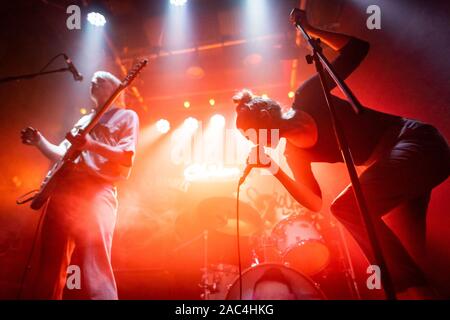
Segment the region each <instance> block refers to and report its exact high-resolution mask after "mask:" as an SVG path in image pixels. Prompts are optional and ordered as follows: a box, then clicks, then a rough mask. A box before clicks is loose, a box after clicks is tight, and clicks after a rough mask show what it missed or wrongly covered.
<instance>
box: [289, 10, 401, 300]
mask: <svg viewBox="0 0 450 320" xmlns="http://www.w3.org/2000/svg"><path fill="white" fill-rule="evenodd" d="M301 15H302V12H301V10H300V9H297V8H295V9H293V10H292V11H291V15H290V17H291V21H292V22H294V24H295V26H296V28H297V29H298V30H299V31H300V32H301V34H302V35H303V37H304V38H305V40H306V41H307V42H308V44H309V45H310V46H311V48H312V55H307V56H306V61H307V62H308V64H312V63H314V66H315V67H316V71H317V73H318V74H319V77H320V82H321V84H322V89H323V94H324V96H325V100H326V102H327V106H328V110H329V112H330V117H331V122H332V124H333V130H334V133H335V136H336V140H337V143H338V146H339V150H340V151H341V155H342V159H343V161H344V163H345V165H346V167H347V170H348V174H349V176H350V181H351V185H352V187H353V193H354V196H355V200H356V203H357V206H358V209H359V212H360V214H361V218H362V222H363V225H364V227H365V229H366V232H367V236H368V238H369V242H370V245H371V247H372V252H373V255H374V262H375V264H376V265H377V266H378V267H379V268H380V269H381V270H382V272H381V282H382V284H383V289H384V292H385V295H386V298H387V299H389V300H395V299H396V296H395V290H394V285H393V283H392V278H391V275H390V273H389V270H388V267H387V264H386V261H385V259H384V256H383V252H382V250H381V246H380V242H379V240H378V237H377V234H376V230H375V220H374V218H373V216H371V215H370V213H369V208H368V207H367V203H366V201H365V198H364V194H363V191H362V188H361V183H360V181H359V178H358V174H357V172H356V168H355V163H354V161H353V157H352V153H351V150H350V147H349V145H348V142H347V139H346V136H345V134H344V130H343V128H342V126H341V124H340V122H339V119H338V117H337V114H336V110H335V108H334V105H333V102H332V98H331V93H330V90H329V88H328V87H327V82H326V78H325V75H326V74H325V72H327V73H328V74H329V76H330V77H331V78H332V79H333V81H334V82H335V83H336V85H337V86H338V87H339V88H340V89H341V91H342V92H343V93H344V95H345V96H346V98H347V100H348V102H349V103H350V105H351V106H352V108H353V111H354V112H355V113H356V114H359V113H360V112H362V108H361V104H360V103H359V101H358V100H357V99H356V97H355V96H354V95H353V92H352V91H351V90H350V88H349V87H348V86H347V85H346V84H345V82H344V81H343V80H342V79H341V78H340V77H339V76H338V75H337V73H336V71H335V70H334V68H333V66H332V65H331V64H330V62H329V61H328V60H327V58H326V57H325V56H324V55H323V54H322V47H321V44H320V39H314V38H312V37H311V36H310V35H309V34H308V33H307V32H306V30H305V28H304V27H303V26H302V25H301V23H300V17H301Z"/></svg>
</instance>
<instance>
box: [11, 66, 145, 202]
mask: <svg viewBox="0 0 450 320" xmlns="http://www.w3.org/2000/svg"><path fill="white" fill-rule="evenodd" d="M147 63H148V60H146V59H145V60H142V61H140V62H138V63H137V64H136V65H135V66H134V67H133V69H131V70H130V72H128V74H127V76H126V77H125V79H124V80H123V81H122V82H121V84H120V85H119V86H118V87H117V88H116V90H115V91H114V92H113V93H112V94H111V96H110V97H109V98H108V100H107V101H106V102H105V103H104V104H103V105H102V106H101V108H100V109H99V110H98V111H97V113H96V114H95V115H94V117H92V119H91V120H90V122H89V123H88V124H87V125H86V126H85V127H84V128H83V130H82V131H81V132H80V134H81V135H82V136H83V137H84V136H86V135H87V134H88V133H89V132H90V131H91V130H92V129H93V128H94V127H95V125H96V124H97V123H98V121H99V120H100V118H101V117H102V116H103V114H105V112H106V111H108V109H109V108H110V107H111V105H112V103H113V102H114V100H115V99H116V98H117V97H118V96H119V94H120V93H121V92H122V91H123V90H124V89H125V88H127V87H128V86H129V85H130V84H131V82H132V81H133V80H134V79H135V78H136V76H137V75H138V74H139V73H140V72H141V70H142V69H143V68H144V67H145V66H146V65H147ZM80 153H81V151H80V150H75V149H74V148H73V146H71V147H69V148H68V149H67V151H66V153H65V154H64V156H63V157H62V158H61V159H60V160H58V161H57V162H56V163H55V164H54V165H53V167H52V168H51V169H50V171H49V172H48V173H47V175H46V177H45V178H44V180H43V181H42V183H41V186H40V188H39V190H36V192H35V193H34V195H33V196H32V197H30V198H28V199H26V200H24V201H16V202H17V204H23V203H25V202H28V201H31V206H30V207H31V209H34V210H39V209H40V208H41V207H42V206H43V205H44V204H45V203H46V202H47V199H48V198H49V197H50V195H51V193H52V192H53V190H54V189H55V186H56V185H57V182H58V180H59V179H61V178H62V177H64V172H66V170H70V167H71V165H73V161H74V160H75V159H76V158H78V156H79V155H80ZM27 195H28V194H27Z"/></svg>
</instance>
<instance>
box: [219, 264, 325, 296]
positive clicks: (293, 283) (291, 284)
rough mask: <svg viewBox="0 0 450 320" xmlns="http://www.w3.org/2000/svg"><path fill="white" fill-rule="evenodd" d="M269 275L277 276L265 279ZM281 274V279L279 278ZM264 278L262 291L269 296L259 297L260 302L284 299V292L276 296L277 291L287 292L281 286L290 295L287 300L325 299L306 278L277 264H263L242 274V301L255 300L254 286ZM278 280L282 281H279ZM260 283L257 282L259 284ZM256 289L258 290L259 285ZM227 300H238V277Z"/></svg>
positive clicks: (315, 285) (316, 287)
mask: <svg viewBox="0 0 450 320" xmlns="http://www.w3.org/2000/svg"><path fill="white" fill-rule="evenodd" d="M269 273H272V274H273V273H275V274H277V275H276V277H270V276H269V277H267V275H268V274H269ZM280 274H281V277H280ZM263 276H264V277H265V278H266V280H267V282H265V288H264V290H265V291H266V293H268V294H269V295H270V296H260V298H261V300H277V299H278V300H281V299H286V298H285V296H284V292H281V293H280V295H279V296H277V293H276V292H277V291H279V290H285V291H286V290H287V288H286V287H285V288H283V286H288V288H290V290H291V291H292V293H291V294H290V297H289V298H287V299H289V300H325V299H326V297H325V295H324V294H323V292H322V291H321V290H320V289H319V287H318V286H317V284H315V283H314V282H313V281H312V280H311V279H310V278H308V277H307V276H305V275H303V274H301V273H299V272H297V271H295V270H294V269H292V268H290V267H287V266H285V265H282V264H278V263H263V264H259V265H256V266H254V267H250V268H248V269H246V270H245V271H244V272H243V273H242V299H243V300H256V299H257V295H258V294H259V293H256V294H255V292H254V289H255V284H256V282H258V280H262V279H264V278H262V277H263ZM280 278H281V279H282V280H280ZM261 283H262V281H259V284H261ZM259 284H258V286H257V287H256V288H257V290H260V289H259V288H260V285H259ZM226 299H227V300H239V275H238V276H237V277H236V279H235V280H234V281H233V284H232V285H231V286H230V289H229V290H228V293H227V296H226Z"/></svg>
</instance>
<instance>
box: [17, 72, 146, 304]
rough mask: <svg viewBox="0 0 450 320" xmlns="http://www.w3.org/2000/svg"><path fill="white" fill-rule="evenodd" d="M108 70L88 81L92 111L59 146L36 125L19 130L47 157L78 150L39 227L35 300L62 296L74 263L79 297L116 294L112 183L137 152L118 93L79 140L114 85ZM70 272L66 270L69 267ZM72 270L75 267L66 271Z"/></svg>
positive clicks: (134, 119)
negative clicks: (79, 291)
mask: <svg viewBox="0 0 450 320" xmlns="http://www.w3.org/2000/svg"><path fill="white" fill-rule="evenodd" d="M119 84H120V80H119V79H117V78H116V77H115V76H114V75H112V74H111V73H109V72H104V71H97V72H96V73H95V74H94V76H93V78H92V81H91V98H92V100H93V102H94V105H95V106H94V109H93V110H92V112H91V113H90V114H88V115H86V116H83V117H82V118H81V119H80V120H79V121H78V122H77V123H76V124H75V126H74V128H73V129H72V130H71V132H69V133H68V134H67V135H66V139H65V140H64V141H62V142H61V143H60V144H59V145H54V144H52V143H51V142H49V141H48V140H47V139H46V138H45V137H44V136H43V135H42V134H41V133H40V132H39V131H38V130H36V129H34V128H31V127H28V128H26V129H24V130H22V132H21V138H22V142H23V143H24V144H27V145H31V146H35V147H36V148H37V149H38V150H39V151H40V152H41V153H42V154H43V155H45V156H46V157H47V158H48V159H50V160H52V161H55V160H58V159H60V158H61V157H62V156H63V155H64V153H65V152H66V150H67V149H68V147H70V146H71V145H73V146H74V147H75V148H76V149H77V150H80V151H82V153H81V155H80V156H79V157H78V158H77V159H76V160H75V161H74V164H73V166H71V167H70V168H71V169H70V170H68V171H67V172H66V173H65V176H64V179H61V181H59V184H58V186H57V187H56V188H55V191H54V192H53V193H52V196H51V197H50V200H49V201H48V203H47V206H46V208H45V211H44V214H45V217H44V220H43V224H42V228H41V235H40V239H41V250H40V258H39V264H38V272H37V277H36V280H35V281H34V286H33V298H35V299H62V297H63V289H64V286H65V285H66V275H67V270H68V267H69V266H70V265H76V266H78V267H79V271H80V275H81V296H82V297H83V298H86V299H117V288H116V282H115V280H114V274H113V270H112V266H111V244H112V237H113V232H114V226H115V222H116V213H117V197H116V187H115V184H116V182H117V181H120V180H124V179H127V178H128V176H129V173H130V169H131V167H132V165H133V159H134V154H135V150H136V142H137V135H138V129H139V119H138V116H137V114H136V113H135V112H134V111H132V110H127V109H125V108H124V107H123V103H120V101H119V100H123V96H119V97H118V99H117V100H116V103H115V104H114V105H112V106H111V109H110V110H108V111H107V112H106V113H105V114H104V115H103V116H102V117H101V119H100V121H99V122H98V123H97V125H96V126H95V127H94V128H93V129H92V131H91V132H90V133H89V134H87V135H86V136H85V137H84V138H83V137H82V136H81V135H80V134H79V131H80V129H82V128H83V127H84V126H85V125H86V124H87V123H89V121H90V119H92V117H93V115H94V114H95V112H96V108H100V107H101V106H103V104H104V103H105V102H106V101H107V100H108V98H109V97H110V96H111V94H112V93H113V91H114V90H115V89H116V88H117V87H118V86H119ZM71 270H72V269H71ZM71 274H73V272H71Z"/></svg>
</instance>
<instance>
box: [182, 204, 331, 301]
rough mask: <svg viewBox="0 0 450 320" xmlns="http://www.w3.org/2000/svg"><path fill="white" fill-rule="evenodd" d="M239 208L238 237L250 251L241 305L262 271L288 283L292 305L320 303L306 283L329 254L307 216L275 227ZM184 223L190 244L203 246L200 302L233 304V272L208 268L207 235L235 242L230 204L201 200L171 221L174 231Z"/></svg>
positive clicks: (232, 268)
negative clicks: (294, 301) (192, 228)
mask: <svg viewBox="0 0 450 320" xmlns="http://www.w3.org/2000/svg"><path fill="white" fill-rule="evenodd" d="M239 206H240V209H239V210H240V219H239V224H240V236H241V238H246V239H248V243H249V244H250V245H249V247H250V251H251V252H250V255H251V263H250V265H245V266H244V269H243V272H242V286H243V288H242V292H243V296H242V297H243V299H252V297H253V295H252V290H253V288H254V285H255V283H256V281H258V279H259V278H261V277H262V276H263V275H264V273H265V272H266V271H267V270H273V269H277V270H278V271H279V272H281V274H282V275H283V277H284V278H286V279H288V281H289V283H290V286H291V287H292V288H293V289H292V290H293V291H294V293H295V297H297V298H298V299H324V298H325V295H324V294H323V293H322V291H321V290H320V288H319V285H318V284H317V283H316V282H314V281H313V280H312V279H311V277H313V276H316V275H318V274H320V273H321V272H323V271H324V270H325V269H326V267H327V266H328V264H329V262H330V250H329V248H328V246H327V244H326V243H325V241H324V239H323V237H322V235H321V234H320V232H319V230H318V228H316V225H317V224H316V223H315V221H313V219H311V218H309V219H308V215H307V214H292V215H290V216H287V217H284V218H282V219H281V220H280V221H278V222H275V223H267V221H263V219H262V218H261V216H260V214H258V212H257V211H256V210H255V209H254V208H253V207H252V206H250V205H249V204H247V203H245V202H242V201H240V203H239ZM188 222H189V224H190V225H191V226H195V231H193V232H194V234H195V233H197V234H198V236H197V237H196V239H203V241H204V246H203V247H204V254H203V255H204V259H203V262H204V263H203V268H201V272H202V277H201V281H200V284H199V286H200V287H201V289H202V295H201V298H202V299H205V300H222V299H238V298H239V272H238V267H237V266H236V265H233V264H227V263H225V262H219V263H216V264H210V263H209V261H208V234H210V233H211V232H218V233H220V234H225V235H227V236H236V199H233V198H228V197H213V198H208V199H206V200H203V201H201V202H200V203H199V205H198V206H197V208H196V210H193V212H192V213H189V214H185V215H181V216H180V217H179V219H177V222H176V223H177V225H178V226H177V229H178V230H182V229H183V228H186V224H187V223H188ZM201 235H203V237H202V236H201ZM213 249H214V248H213ZM209 250H210V251H211V250H212V249H211V248H210V249H209ZM269 285H270V284H269Z"/></svg>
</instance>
